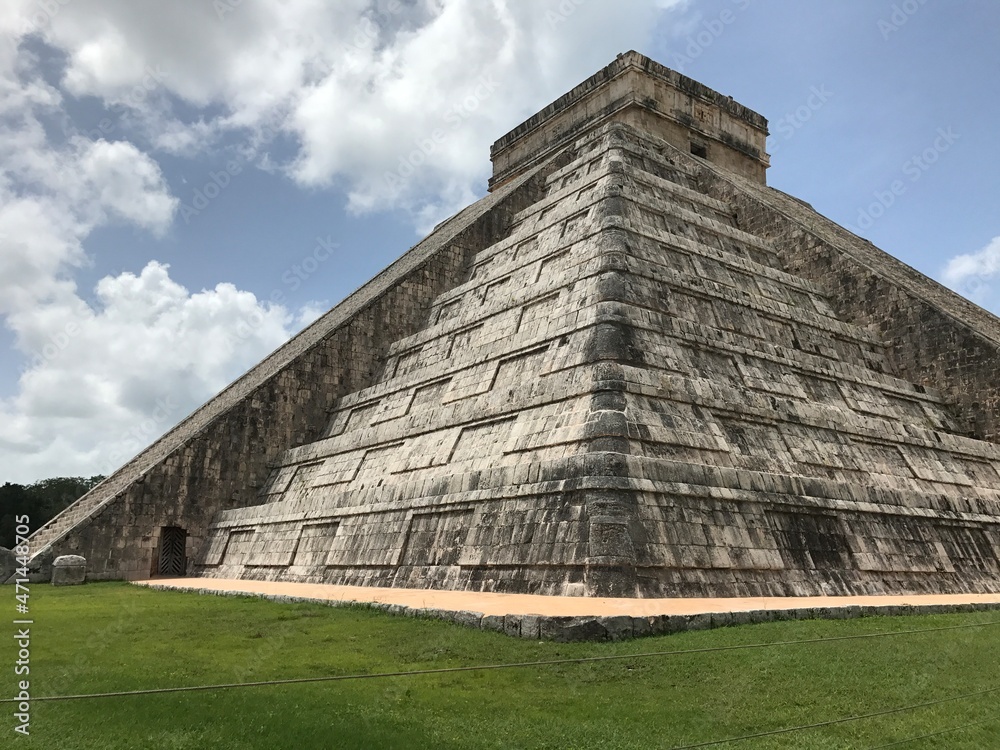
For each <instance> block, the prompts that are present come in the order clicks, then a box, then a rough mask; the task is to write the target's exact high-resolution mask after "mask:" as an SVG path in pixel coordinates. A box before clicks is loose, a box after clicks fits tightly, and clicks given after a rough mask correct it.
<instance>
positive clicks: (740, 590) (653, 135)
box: [32, 56, 1000, 638]
mask: <svg viewBox="0 0 1000 750" xmlns="http://www.w3.org/2000/svg"><path fill="white" fill-rule="evenodd" d="M638 57H641V56H638ZM643 59H644V58H643ZM671 73H672V72H671ZM673 75H674V76H676V75H677V74H673ZM601 76H603V78H602V77H601ZM628 76H632V78H629V77H628ZM682 78H683V77H681V79H682ZM593 80H595V81H596V83H593V85H591V84H590V83H589V82H588V85H590V88H587V89H586V90H581V91H579V92H577V94H573V95H571V96H569V98H568V99H566V100H565V101H564V100H562V99H561V100H559V101H560V102H563V105H560V107H561V108H555V109H553V108H552V107H550V108H547V109H546V110H543V112H542V113H540V118H541V119H539V120H538V121H537V122H536V123H535V126H537V128H540V129H541V130H533V129H531V128H527V129H524V130H523V131H521V130H518V129H516V130H515V131H512V134H508V136H505V137H504V139H502V144H501V145H502V149H501V150H500V151H502V152H503V154H506V156H504V157H503V159H504V160H503V164H502V168H501V165H500V164H498V170H500V171H498V173H497V175H498V177H502V179H498V180H497V184H496V185H495V186H494V192H493V193H492V194H491V195H490V196H489V197H488V198H486V199H484V200H483V201H480V202H479V203H477V204H474V205H473V206H471V207H470V208H469V209H466V211H463V212H462V213H461V214H459V215H458V216H456V217H455V218H454V219H452V220H450V221H448V222H445V223H444V224H442V225H441V226H440V227H439V228H438V229H437V230H436V231H435V232H434V233H433V234H432V235H431V236H430V237H428V239H427V240H425V241H424V242H423V243H421V244H420V245H418V246H417V247H416V248H414V249H413V250H411V251H410V253H408V254H407V255H405V256H403V258H401V259H400V261H398V262H397V264H395V265H394V266H393V267H391V268H390V269H388V270H387V271H386V272H385V273H383V274H382V275H380V276H379V277H377V278H376V279H375V280H373V282H372V283H371V284H370V285H368V286H366V287H365V288H363V289H362V290H360V291H359V292H358V293H357V294H356V295H354V296H352V298H349V300H347V301H345V303H343V304H342V305H339V306H338V307H337V308H334V310H333V311H331V313H329V314H328V315H327V316H324V318H322V319H320V321H318V322H317V324H315V325H314V326H313V327H312V328H310V329H307V331H306V332H304V333H303V334H301V335H300V337H297V338H296V339H293V340H292V341H291V342H289V344H288V345H287V346H286V347H285V348H284V349H283V350H279V352H278V353H276V354H275V355H273V356H272V358H269V359H268V360H266V361H265V362H264V363H261V365H260V366H259V367H258V368H255V369H254V370H252V371H251V373H249V374H248V375H247V376H245V377H244V378H243V379H241V380H240V381H237V383H236V384H234V386H232V387H231V388H230V389H227V391H224V392H223V393H222V394H220V396H219V397H217V398H216V399H215V400H213V401H212V402H210V403H209V404H207V405H206V406H205V407H203V408H202V410H199V412H197V413H196V414H195V415H193V416H192V418H190V419H189V420H188V421H187V422H186V423H182V425H181V426H179V427H178V428H177V430H175V431H173V432H172V433H170V434H168V435H167V436H165V437H164V438H163V439H162V440H161V441H159V442H158V443H157V444H155V445H154V446H152V447H151V448H150V449H149V450H148V451H146V452H144V453H143V454H141V455H140V456H139V457H137V459H135V461H133V462H131V463H130V464H129V465H127V466H126V467H125V468H124V469H123V470H122V472H119V473H118V474H116V475H114V476H112V477H111V478H109V480H107V481H106V482H105V483H103V484H102V485H100V486H99V487H98V488H95V490H94V491H93V492H91V493H90V494H89V495H88V496H86V497H85V498H83V499H82V500H81V501H80V502H78V503H77V504H76V505H74V506H72V507H71V508H70V509H69V510H68V511H67V512H66V513H64V514H62V515H61V516H59V517H57V518H56V519H54V521H53V522H52V523H51V524H50V525H49V526H47V527H46V528H43V529H42V530H41V531H40V532H38V534H36V536H35V538H34V540H33V544H32V547H33V549H38V550H40V552H39V555H38V561H36V564H38V565H41V564H44V561H45V560H51V558H52V557H53V556H54V555H56V554H61V553H65V552H75V551H79V552H80V553H82V554H85V555H86V556H87V557H88V559H90V560H92V561H97V562H96V565H97V567H96V569H94V570H92V571H91V572H90V575H91V577H98V578H101V577H103V578H122V577H124V578H144V577H147V576H149V575H151V574H155V573H156V572H157V570H156V564H157V562H156V561H157V560H158V559H159V557H158V544H159V534H160V530H161V529H162V528H163V527H165V526H179V527H181V528H184V529H185V530H186V531H187V534H188V536H187V545H188V546H187V549H186V554H187V555H188V556H189V557H190V560H191V565H190V566H189V569H192V570H193V571H194V572H195V573H196V574H197V575H199V576H204V577H218V578H225V579H256V580H264V581H290V582H305V583H324V584H341V585H365V586H383V587H404V588H437V589H455V590H474V591H486V592H519V593H538V594H553V595H563V596H593V597H756V596H821V595H863V594H907V593H924V594H933V593H981V592H998V591H1000V561H998V557H997V554H998V550H1000V445H998V440H1000V416H998V414H1000V390H998V389H1000V385H998V383H997V379H996V371H997V363H998V362H1000V320H998V319H997V318H995V317H993V316H991V315H989V314H988V313H985V312H984V311H982V310H979V309H978V308H975V307H974V306H971V305H970V303H967V302H966V301H964V300H962V299H961V298H959V297H957V296H956V295H954V294H953V293H951V292H948V291H947V290H945V289H943V287H939V286H938V285H936V284H935V283H934V282H932V281H930V280H929V279H926V278H924V277H922V276H920V275H919V274H916V272H914V271H912V269H909V268H908V267H906V266H904V265H903V264H902V263H900V262H898V261H896V260H895V259H893V258H892V257H891V256H889V255H887V254H885V253H883V252H882V251H880V250H878V249H877V248H874V247H873V246H871V245H870V244H868V243H866V242H864V241H863V240H861V239H860V238H857V237H854V236H853V235H850V233H848V232H846V230H843V229H841V228H839V227H837V226H836V225H834V224H832V222H829V220H826V219H824V218H823V217H821V216H819V215H818V214H816V213H815V212H813V211H812V210H811V209H810V208H809V207H808V206H807V205H805V204H803V203H801V202H800V201H796V200H794V199H792V198H790V197H788V196H785V195H784V194H782V193H779V192H778V191H775V190H772V189H770V188H768V187H766V185H764V184H763V170H764V169H765V168H766V159H765V158H764V156H762V155H761V154H760V153H756V152H755V151H754V148H753V146H752V144H753V143H755V142H757V140H759V138H758V136H759V135H760V132H763V131H761V130H760V128H761V127H764V129H765V130H766V121H763V120H762V118H760V120H758V119H757V118H759V116H757V115H754V113H750V112H749V110H745V108H739V105H735V106H732V105H730V104H729V103H727V102H726V101H724V99H719V100H714V99H712V97H710V96H708V95H705V96H702V94H699V93H698V92H699V91H701V90H700V89H697V88H696V87H691V86H687V84H684V83H683V81H681V80H680V79H676V78H670V77H669V76H666V77H664V75H663V74H661V73H660V72H659V69H658V68H655V67H651V66H646V65H645V63H642V62H641V60H639V61H637V60H636V57H627V58H625V59H624V61H621V60H619V61H618V62H617V63H615V64H613V65H612V66H609V68H608V69H606V70H605V71H602V73H601V74H599V75H598V76H597V77H595V79H593ZM685 80H686V79H685ZM602 81H603V82H604V83H602ZM623 81H634V83H632V84H629V85H631V86H634V87H639V88H642V86H645V85H647V83H648V84H649V85H650V86H653V89H651V90H654V89H655V90H656V91H659V90H660V88H662V87H663V86H667V87H668V88H669V86H674V87H677V86H682V88H681V89H678V90H682V91H686V92H687V93H686V94H685V96H686V97H687V99H688V100H690V99H691V98H692V97H694V99H696V100H697V101H693V103H692V104H691V105H690V106H691V107H692V108H693V109H692V112H693V111H695V110H697V111H699V112H703V113H705V116H706V118H707V119H704V122H706V123H715V124H714V125H704V126H703V125H699V122H701V120H700V119H699V117H700V116H699V117H693V115H691V114H690V113H688V114H687V115H685V114H684V113H683V112H681V113H680V114H678V113H677V111H676V110H677V108H678V107H683V106H687V105H684V101H686V99H685V96H677V95H675V94H676V92H675V94H671V95H670V97H668V98H665V99H664V100H663V101H662V102H661V104H660V107H659V111H660V114H659V115H656V117H654V115H655V114H656V113H655V112H654V110H656V108H655V107H652V105H651V104H649V102H646V101H645V100H642V102H641V104H640V103H636V104H635V106H634V107H632V108H631V109H630V108H629V107H625V109H622V110H616V109H614V107H612V106H611V103H613V102H614V101H618V99H615V98H614V97H612V98H611V99H609V100H608V101H609V102H611V103H609V104H607V105H602V107H597V108H595V107H596V105H594V106H590V108H589V109H588V106H589V105H587V102H588V101H592V102H593V101H596V100H591V99H588V98H587V97H592V96H597V94H596V93H593V92H594V91H596V92H603V93H601V96H604V94H605V93H606V92H607V91H609V90H610V89H604V88H601V87H602V86H610V87H614V86H619V87H620V86H622V85H624V84H623V83H622V82H623ZM650 81H652V83H650ZM664 81H667V83H664ZM671 81H673V83H671ZM654 83H655V86H654V85H653V84H654ZM692 83H693V82H692ZM668 84H669V85H668ZM699 85H700V84H699ZM684 86H687V88H683V87H684ZM595 87H596V88H595ZM656 87H660V88H656ZM578 88H579V87H578ZM574 91H576V90H574ZM692 92H694V93H692ZM712 93H714V92H712ZM571 94H572V92H571ZM666 96H667V95H666V94H664V97H666ZM574 97H576V98H574ZM699 97H701V98H699ZM605 98H607V97H605ZM633 98H634V97H633ZM667 99H669V101H670V102H672V104H670V107H667V106H666V103H665V102H667ZM601 101H604V100H603V99H602V100H601ZM636 101H637V102H638V101H639V100H636ZM623 106H624V105H623ZM553 107H555V105H553ZM574 107H576V109H574ZM636 107H638V109H636ZM651 107H652V108H651ZM699 108H701V109H699ZM713 108H715V109H713ZM595 112H597V113H599V114H600V117H599V118H598V119H596V120H595V119H594V118H595V115H594V113H595ZM574 113H577V114H574ZM713 113H716V114H713ZM542 115H544V116H542ZM661 115H662V117H661ZM575 116H578V117H579V118H580V122H579V123H578V127H576V128H575V129H574V128H568V129H567V127H566V123H567V122H569V121H570V120H572V118H573V117H575ZM657 117H660V119H656V118H657ZM713 117H714V118H715V119H714V120H713V119H712V118H713ZM601 118H603V119H601ZM664 118H666V119H665V120H664V122H666V121H669V122H668V123H667V124H666V125H664V124H663V123H662V122H660V120H663V119H664ZM692 118H693V119H692ZM529 122H532V121H529ZM761 122H763V123H764V124H763V126H761ZM678 123H681V124H684V128H682V129H681V130H678ZM535 126H532V127H535ZM546 128H550V130H549V131H545V129H546ZM739 128H744V129H746V132H745V133H744V136H743V137H741V138H736V136H735V135H733V133H735V132H736V131H737V130H739ZM545 132H549V135H552V134H558V137H556V136H554V135H553V136H552V137H543V136H544V133H545ZM519 133H521V135H519ZM533 133H541V134H542V135H532V134H533ZM567 133H568V134H569V135H567ZM685 134H687V135H685ZM522 137H523V138H525V139H527V140H523V141H521V140H518V139H519V138H522ZM688 137H690V138H691V140H692V144H694V142H695V140H698V143H699V144H700V143H701V142H702V141H705V142H707V143H708V144H709V145H708V147H707V148H708V150H707V154H708V157H707V159H702V158H698V157H695V156H693V155H692V153H691V150H690V149H687V148H686V145H687V143H686V140H685V139H687V138H688ZM531 139H535V141H532V140H531ZM706 139H707V140H706ZM713 139H715V140H713ZM536 141H537V147H538V148H539V149H541V150H540V151H539V152H538V153H537V154H535V158H534V160H533V159H532V158H531V154H532V152H531V151H530V149H527V146H525V145H524V144H529V143H535V142H536ZM682 141H683V142H682ZM498 143H500V142H498ZM713 144H714V145H713ZM723 147H725V148H723ZM526 149H527V150H526ZM495 150H496V147H495ZM500 151H497V152H496V153H497V154H499V153H500ZM741 154H742V156H741ZM713 156H718V159H717V160H716V161H713ZM723 157H724V158H723ZM744 157H745V158H746V159H749V161H746V162H745V163H743V162H740V161H739V160H740V159H743V158H744ZM539 159H541V161H539ZM741 164H742V166H741ZM748 176H749V179H748ZM501 183H502V184H501ZM303 337H304V338H303ZM465 619H469V620H471V619H475V618H474V617H472V616H471V615H470V616H469V617H466V618H465ZM710 624H711V623H710V622H709V621H706V622H704V623H703V622H701V621H700V620H695V621H692V622H691V623H689V624H688V627H701V626H705V627H708V626H710ZM489 627H491V628H496V629H501V628H503V629H504V630H505V631H507V632H511V633H512V634H518V635H524V634H525V633H527V635H526V636H525V637H538V635H539V633H540V632H541V630H544V628H545V627H546V626H545V624H544V623H539V622H537V621H534V620H531V619H528V620H527V621H525V620H524V618H520V619H511V618H507V620H505V621H504V622H503V624H502V625H501V624H500V623H499V622H497V621H495V620H491V621H490V625H489ZM635 627H639V628H640V630H641V629H642V628H644V627H646V626H644V625H641V624H640V625H638V626H636V625H635V624H634V623H624V622H617V621H610V620H609V621H608V622H607V623H597V624H593V623H586V624H580V626H579V628H580V629H582V630H583V631H586V632H589V631H590V630H593V629H595V628H603V632H604V633H606V634H607V636H606V637H612V638H613V637H618V635H619V633H624V632H626V631H629V630H630V629H633V628H635ZM515 631H516V632H515ZM622 637H624V636H622Z"/></svg>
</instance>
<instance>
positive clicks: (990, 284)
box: [942, 237, 1000, 309]
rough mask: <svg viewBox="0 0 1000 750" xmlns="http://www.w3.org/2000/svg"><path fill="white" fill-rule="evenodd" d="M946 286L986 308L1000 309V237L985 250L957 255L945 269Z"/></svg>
mask: <svg viewBox="0 0 1000 750" xmlns="http://www.w3.org/2000/svg"><path fill="white" fill-rule="evenodd" d="M942 278H943V279H944V283H945V284H947V285H948V286H950V287H951V288H952V289H954V290H955V291H957V292H959V293H960V294H965V295H966V296H968V297H969V298H970V299H972V300H973V301H975V302H978V303H980V304H982V305H984V306H986V307H992V308H993V309H1000V292H998V290H997V288H996V280H997V279H1000V237H994V238H993V240H992V241H990V243H989V244H988V245H986V247H984V248H983V249H982V250H979V251H978V252H975V253H966V254H963V255H956V256H955V257H954V258H952V259H951V260H950V261H948V265H947V266H946V267H945V269H944V273H943V274H942Z"/></svg>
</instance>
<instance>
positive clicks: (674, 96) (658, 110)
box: [490, 51, 769, 190]
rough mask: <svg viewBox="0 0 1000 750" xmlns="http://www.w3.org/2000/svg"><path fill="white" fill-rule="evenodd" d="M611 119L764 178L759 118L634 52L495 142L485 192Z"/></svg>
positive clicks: (763, 126)
mask: <svg viewBox="0 0 1000 750" xmlns="http://www.w3.org/2000/svg"><path fill="white" fill-rule="evenodd" d="M608 122H623V123H627V124H629V125H632V126H634V127H635V128H637V129H638V130H641V131H643V132H646V133H648V134H650V135H652V136H654V137H656V138H660V139H662V140H664V141H666V142H667V143H669V144H671V145H673V146H676V147H677V148H679V149H681V150H683V151H687V152H689V153H691V154H694V155H695V156H699V157H701V158H704V159H708V160H709V161H711V162H713V163H715V164H718V165H719V166H720V167H723V168H724V169H728V170H730V171H732V172H736V173H737V174H739V175H742V176H743V177H747V178H749V179H751V180H755V181H757V182H761V183H764V182H766V179H765V175H766V172H767V168H768V166H769V161H768V157H767V153H766V150H765V149H766V146H765V143H766V140H767V120H766V119H765V118H764V117H763V116H761V115H759V114H757V113H756V112H754V111H753V110H751V109H749V108H747V107H745V106H743V105H742V104H740V103H738V102H736V101H734V100H733V98H732V97H731V96H724V95H723V94H720V93H719V92H717V91H713V90H712V89H710V88H708V87H707V86H704V85H702V84H700V83H698V82H697V81H695V80H693V79H691V78H688V77H687V76H684V75H681V74H680V73H678V72H677V71H675V70H671V69H670V68H667V67H665V66H663V65H660V64H659V63H658V62H655V61H653V60H651V59H649V58H648V57H646V56H645V55H641V54H639V53H638V52H635V51H631V52H626V53H624V54H620V55H618V57H617V59H615V61H614V62H612V63H611V64H610V65H608V66H607V67H605V68H603V69H602V70H600V71H598V72H597V73H595V74H594V75H592V76H591V77H590V78H588V79H587V80H586V81H584V82H583V83H581V84H580V85H579V86H577V87H575V88H574V89H573V90H572V91H570V92H568V93H566V94H563V95H562V96H560V97H559V98H558V99H556V100H555V101H554V102H552V103H551V104H549V105H548V106H547V107H545V108H544V109H542V110H541V111H540V112H538V113H537V114H535V115H532V116H531V117H529V118H528V119H527V120H525V121H524V122H523V123H521V124H520V125H518V126H517V127H516V128H514V129H513V130H511V131H510V132H509V133H507V134H506V135H504V136H503V137H502V138H500V139H499V140H497V141H496V143H494V144H493V148H492V149H491V150H490V158H491V159H492V160H493V177H492V178H491V179H490V190H495V189H496V188H498V187H500V186H501V185H504V184H506V183H507V182H509V181H510V180H511V179H513V178H515V177H517V176H518V175H520V174H522V173H524V172H525V171H526V170H528V169H530V168H531V167H533V166H535V165H537V164H538V163H540V162H542V161H544V160H545V159H547V158H548V157H550V156H551V155H552V154H554V153H556V152H558V151H559V150H560V149H563V148H565V147H566V145H567V144H569V143H572V142H573V141H574V140H577V139H579V138H581V137H583V136H584V135H586V133H588V132H589V131H592V130H593V129H594V128H597V127H600V126H601V125H604V124H606V123H608Z"/></svg>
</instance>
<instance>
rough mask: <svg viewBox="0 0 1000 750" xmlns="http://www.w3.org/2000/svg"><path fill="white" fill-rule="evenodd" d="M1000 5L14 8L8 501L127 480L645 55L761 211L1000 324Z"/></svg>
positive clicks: (10, 8)
mask: <svg viewBox="0 0 1000 750" xmlns="http://www.w3.org/2000/svg"><path fill="white" fill-rule="evenodd" d="M998 28H1000V3H996V2H993V1H992V0H952V1H950V2H947V3H945V2H941V1H940V0H926V1H925V2H920V0H904V1H903V2H889V1H883V0H841V1H840V2H837V3H831V2H824V1H820V0H689V1H687V2H685V1H683V0H630V2H621V1H620V0H607V1H605V0H531V2H528V1H527V0H475V1H473V0H413V1H411V2H403V1H402V0H377V2H376V1H374V0H338V2H336V3H333V2H323V1H322V0H285V1H284V2H282V3H274V2H263V0H259V1H258V2H255V1H254V0H242V1H239V0H213V2H208V1H207V0H175V1H174V2H171V3H161V2H156V1H155V0H51V1H50V2H46V3H40V2H35V0H6V1H5V3H4V5H3V8H2V9H0V316H2V317H3V323H4V326H3V328H2V330H0V352H2V355H0V481H32V480H35V479H39V478H43V477H47V476H57V475H78V474H83V475H89V474H93V473H98V472H100V473H107V472H109V471H111V470H113V469H114V468H115V467H116V466H117V465H120V464H121V463H123V462H124V461H125V460H127V459H128V458H130V457H131V455H133V454H134V453H135V452H137V451H138V450H139V449H141V448H142V447H143V446H144V445H145V444H148V443H149V442H151V441H152V440H153V439H155V438H156V437H157V436H158V435H159V434H161V433H162V432H163V431H165V430H166V429H167V428H169V427H170V426H171V425H172V424H173V423H175V422H176V421H178V420H179V419H181V418H182V417H184V416H185V415H186V414H187V413H188V412H190V411H191V410H192V409H194V408H195V407H197V406H198V405H199V404H200V403H202V402H203V401H205V400H206V399H207V398H209V397H210V396H211V395H212V394H213V393H215V392H217V391H218V390H219V389H220V388H222V387H223V386H224V385H226V384H227V383H228V382H230V381H231V380H232V379H234V378H235V377H237V376H238V375H240V374H241V373H242V372H244V371H245V370H246V369H247V368H248V367H250V366H251V365H252V364H254V363H255V362H256V361H258V360H259V359H261V358H262V357H263V356H264V355H266V354H267V353H268V352H269V351H271V350H273V349H274V348H275V347H277V346H279V345H280V344H281V343H282V342H283V341H285V340H287V338H288V337H289V336H290V335H293V334H294V332H296V331H297V330H299V329H301V327H302V326H303V325H305V324H306V323H308V322H309V321H310V320H313V319H314V318H315V317H316V316H317V315H319V314H320V313H321V312H323V311H324V310H326V309H328V308H329V307H330V306H332V305H333V304H336V302H338V301H339V300H340V299H342V298H343V297H344V296H345V295H347V294H348V293H350V292H351V291H352V290H353V289H355V288H357V287H358V286H360V285H361V284H363V283H364V282H365V281H366V280H367V279H369V278H370V277H371V276H373V275H374V274H375V273H377V272H378V271H379V270H380V269H381V268H383V267H384V266H386V265H387V264H388V263H390V262H391V261H392V260H393V259H395V258H396V257H398V256H399V255H400V254H402V253H403V252H404V251H405V250H407V249H408V248H409V247H410V246H412V245H413V244H415V243H416V242H417V241H418V240H419V239H420V237H421V236H422V235H423V234H424V233H426V232H427V231H428V230H429V229H430V228H431V227H432V226H433V225H434V224H436V223H437V222H438V221H440V220H441V219H443V218H445V217H447V216H448V215H450V214H452V213H454V212H455V211H456V210H458V209H459V208H461V207H463V206H464V205H467V204H468V203H469V202H471V201H473V200H475V199H476V198H478V197H480V196H482V195H483V194H484V193H485V187H486V180H487V178H488V176H489V173H490V163H489V146H490V144H491V143H492V142H493V140H495V139H496V138H498V137H499V136H501V135H502V134H503V133H505V132H506V131H507V130H509V129H510V128H512V127H513V126H515V125H517V124H518V123H519V122H521V121H522V120H524V119H525V118H526V117H528V116H529V115H531V114H532V113H533V112H535V111H537V110H538V109H540V108H541V107H543V106H544V105H545V104H547V103H548V102H550V101H552V100H553V99H555V98H557V97H558V96H559V95H561V94H562V93H564V92H565V91H567V90H568V89H570V88H571V87H572V86H574V85H575V84H577V83H579V82H580V81H582V80H584V79H585V78H587V77H588V76H590V75H591V74H592V73H594V72H595V71H597V70H598V69H599V68H601V67H603V66H604V65H606V64H607V63H608V62H610V61H611V60H612V59H613V58H614V56H615V55H616V54H617V53H618V52H622V51H625V50H628V49H636V50H638V51H640V52H642V53H644V54H647V55H649V56H650V57H652V58H654V59H655V60H657V61H659V62H662V63H663V64H665V65H667V66H669V67H673V68H675V69H678V70H680V71H681V72H683V73H685V74H686V75H689V76H691V77H693V78H695V79H697V80H699V81H701V82H702V83H705V84H706V85H708V86H711V87H712V88H714V89H716V90H718V91H721V92H722V93H724V94H728V95H731V96H733V97H734V98H735V99H737V100H738V101H740V102H742V103H743V104H746V105H747V106H749V107H751V108H752V109H755V110H756V111H758V112H760V113H761V114H763V115H764V116H765V117H767V118H768V119H769V120H770V122H771V131H772V136H771V139H770V142H769V150H770V151H771V153H772V168H771V170H770V173H769V178H768V179H769V182H770V184H771V185H773V186H774V187H777V188H779V189H782V190H784V191H786V192H788V193H791V194H793V195H795V196H797V197H799V198H802V199H804V200H806V201H808V202H810V203H812V204H813V206H814V207H815V208H816V209H817V210H818V211H820V212H821V213H823V214H825V215H827V216H829V217H830V218H832V219H834V220H835V221H837V222H839V223H841V224H843V225H845V226H848V227H850V228H852V229H854V230H855V231H858V232H859V233H860V234H861V235H862V236H865V237H867V238H869V239H871V240H872V241H873V242H874V243H875V244H876V245H878V246H879V247H881V248H883V249H884V250H886V251H888V252H890V253H892V254H893V255H895V256H897V257H899V258H901V259H902V260H903V261H905V262H906V263H909V264H910V265H912V266H914V267H916V268H918V269H919V270H921V271H923V272H924V273H926V274H928V275H930V276H932V277H934V278H936V279H939V280H941V281H942V282H944V283H946V284H948V285H949V286H951V287H953V288H955V289H957V290H958V291H960V292H961V293H963V294H965V295H966V296H969V297H970V298H972V299H973V300H974V301H976V302H978V303H979V304H981V305H983V306H984V307H986V308H987V309H990V310H992V311H994V312H997V311H1000V211H998V210H997V206H996V203H997V198H998V189H997V174H998V167H1000V141H998V139H997V138H996V135H995V134H996V131H997V127H996V123H997V122H998V115H1000V111H998V109H1000V104H998V101H1000V96H998V91H997V88H998V85H1000V84H998V83H997V82H998V80H1000V76H998V73H1000V45H997V44H996V30H997V29H998Z"/></svg>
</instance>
